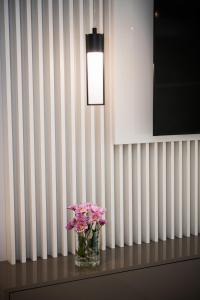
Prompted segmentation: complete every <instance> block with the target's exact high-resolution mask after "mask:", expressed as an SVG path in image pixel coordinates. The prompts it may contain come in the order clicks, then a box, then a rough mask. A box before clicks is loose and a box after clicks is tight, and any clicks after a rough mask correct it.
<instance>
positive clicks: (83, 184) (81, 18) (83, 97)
mask: <svg viewBox="0 0 200 300" xmlns="http://www.w3.org/2000/svg"><path fill="white" fill-rule="evenodd" d="M79 43H80V110H81V112H80V118H81V129H80V130H81V133H80V137H81V196H82V201H83V202H86V152H85V149H86V146H85V129H86V128H85V105H86V86H85V83H86V80H85V67H86V64H85V47H84V45H85V35H84V14H83V0H80V1H79Z"/></svg>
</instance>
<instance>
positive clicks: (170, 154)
mask: <svg viewBox="0 0 200 300" xmlns="http://www.w3.org/2000/svg"><path fill="white" fill-rule="evenodd" d="M167 237H168V238H170V239H173V238H174V142H171V143H168V144H167Z"/></svg>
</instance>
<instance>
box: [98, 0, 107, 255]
mask: <svg viewBox="0 0 200 300" xmlns="http://www.w3.org/2000/svg"><path fill="white" fill-rule="evenodd" d="M98 8H99V32H100V33H103V0H99V7H98ZM99 114H100V120H99V121H100V182H101V184H100V191H101V192H100V199H101V201H100V205H101V206H102V207H105V206H106V203H105V113H104V106H100V111H99ZM101 243H102V246H101V248H102V250H105V249H106V236H105V226H104V227H103V228H102V240H101Z"/></svg>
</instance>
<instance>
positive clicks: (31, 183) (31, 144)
mask: <svg viewBox="0 0 200 300" xmlns="http://www.w3.org/2000/svg"><path fill="white" fill-rule="evenodd" d="M31 17H32V16H31V1H30V0H27V2H26V22H27V24H26V27H27V66H28V87H27V88H28V99H27V101H28V123H29V124H28V128H29V132H28V134H29V138H28V142H29V146H28V147H29V155H28V162H27V163H28V164H29V165H28V172H29V174H28V177H29V193H28V195H29V202H30V206H29V216H30V249H31V259H32V260H33V261H35V260H36V259H37V236H36V199H35V152H34V149H35V141H34V106H33V62H32V55H33V52H32V48H33V47H32V18H31ZM24 57H26V55H25V56H24Z"/></svg>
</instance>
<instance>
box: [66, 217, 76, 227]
mask: <svg viewBox="0 0 200 300" xmlns="http://www.w3.org/2000/svg"><path fill="white" fill-rule="evenodd" d="M75 224H76V219H75V218H73V219H72V220H70V221H69V222H68V223H67V225H66V226H65V227H66V228H67V229H68V230H71V229H73V228H74V226H75Z"/></svg>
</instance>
